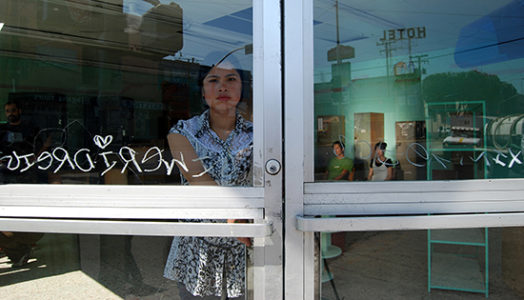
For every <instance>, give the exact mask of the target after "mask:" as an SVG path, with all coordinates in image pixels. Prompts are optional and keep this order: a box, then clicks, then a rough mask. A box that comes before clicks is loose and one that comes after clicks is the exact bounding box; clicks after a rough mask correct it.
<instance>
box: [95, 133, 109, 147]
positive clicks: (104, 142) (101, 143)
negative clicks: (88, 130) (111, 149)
mask: <svg viewBox="0 0 524 300" xmlns="http://www.w3.org/2000/svg"><path fill="white" fill-rule="evenodd" d="M112 141H113V136H112V135H107V136H106V137H102V136H99V135H98V134H97V135H95V137H94V138H93V142H95V145H97V146H98V147H99V148H100V149H102V150H103V149H105V148H106V147H107V146H109V144H111V142H112Z"/></svg>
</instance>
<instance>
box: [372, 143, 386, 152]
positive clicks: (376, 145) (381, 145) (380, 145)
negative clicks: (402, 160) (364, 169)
mask: <svg viewBox="0 0 524 300" xmlns="http://www.w3.org/2000/svg"><path fill="white" fill-rule="evenodd" d="M387 146H388V144H386V143H385V142H378V143H376V144H375V150H377V148H379V147H380V150H382V151H384V150H386V147H387Z"/></svg>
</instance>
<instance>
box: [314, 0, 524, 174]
mask: <svg viewBox="0 0 524 300" xmlns="http://www.w3.org/2000/svg"><path fill="white" fill-rule="evenodd" d="M523 16H524V6H523V4H522V2H521V1H511V0H505V1H481V2H478V1H475V2H472V1H462V0H461V1H444V2H443V1H430V2H427V1H424V2H420V1H371V2H370V1H361V0H340V1H338V0H337V1H331V0H329V1H328V0H315V1H314V51H315V58H314V65H315V70H314V75H315V77H314V80H315V87H314V91H315V118H316V122H315V180H346V181H347V180H355V181H366V180H374V181H381V180H439V179H441V180H449V179H483V178H521V177H523V175H524V168H523V164H522V163H523V162H524V156H523V154H522V150H523V147H524V138H523V130H524V96H523V93H524V79H523V78H524V76H523V74H524V58H523V57H524V56H523V53H524V51H523V50H524V42H523V40H522V36H523V34H524V26H523V25H524V24H523V22H524V21H523ZM335 142H339V143H341V144H336V145H334V143H335ZM342 145H344V146H345V147H341V146H342ZM337 158H338V159H337Z"/></svg>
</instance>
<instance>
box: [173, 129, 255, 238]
mask: <svg viewBox="0 0 524 300" xmlns="http://www.w3.org/2000/svg"><path fill="white" fill-rule="evenodd" d="M167 142H168V144H169V150H171V155H172V156H173V158H174V159H176V160H178V161H180V162H183V163H185V165H186V167H187V170H185V169H184V168H183V167H181V166H180V164H179V163H177V167H178V169H179V170H180V172H182V175H183V176H184V178H186V180H187V181H188V182H189V184H195V185H217V183H216V182H215V181H214V180H213V178H211V176H209V174H207V173H204V171H205V169H204V166H203V165H202V163H201V162H200V160H197V158H198V155H197V154H196V152H195V149H193V146H192V145H191V143H190V142H189V141H188V140H187V138H186V137H185V136H183V135H181V134H179V133H170V134H169V135H168V136H167ZM202 173H204V174H202ZM227 222H228V223H237V222H238V223H244V222H245V220H235V219H228V220H227ZM237 239H238V240H239V241H240V242H242V243H244V244H245V245H246V246H251V239H250V238H246V237H239V238H237Z"/></svg>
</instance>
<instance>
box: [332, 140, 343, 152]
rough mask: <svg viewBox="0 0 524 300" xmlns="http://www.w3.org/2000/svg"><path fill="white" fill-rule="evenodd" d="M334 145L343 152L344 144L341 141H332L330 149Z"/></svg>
mask: <svg viewBox="0 0 524 300" xmlns="http://www.w3.org/2000/svg"><path fill="white" fill-rule="evenodd" d="M335 145H339V146H340V148H342V150H344V148H345V147H344V143H342V142H341V141H334V142H333V144H332V145H331V147H334V146H335Z"/></svg>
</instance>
